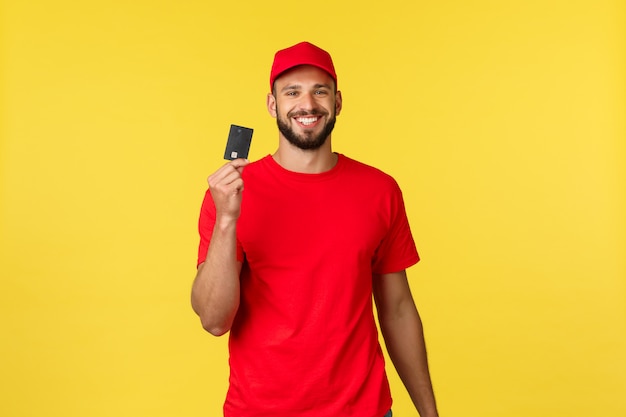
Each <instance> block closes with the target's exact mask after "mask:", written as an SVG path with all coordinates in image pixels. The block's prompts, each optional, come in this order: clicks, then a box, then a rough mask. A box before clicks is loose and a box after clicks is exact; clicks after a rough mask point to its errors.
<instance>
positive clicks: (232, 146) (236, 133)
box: [224, 125, 253, 161]
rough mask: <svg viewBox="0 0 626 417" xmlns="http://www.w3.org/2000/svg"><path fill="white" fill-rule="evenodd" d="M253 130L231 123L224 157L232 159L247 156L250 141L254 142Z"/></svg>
mask: <svg viewBox="0 0 626 417" xmlns="http://www.w3.org/2000/svg"><path fill="white" fill-rule="evenodd" d="M252 132H253V129H250V128H249V127H243V126H237V125H230V132H228V141H227V142H226V151H224V159H228V160H229V161H232V160H233V159H237V158H244V159H245V158H247V157H248V152H249V151H250V142H252Z"/></svg>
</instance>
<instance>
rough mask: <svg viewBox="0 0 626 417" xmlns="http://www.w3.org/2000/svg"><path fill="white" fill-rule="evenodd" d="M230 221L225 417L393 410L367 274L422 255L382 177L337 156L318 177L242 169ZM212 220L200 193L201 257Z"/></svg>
mask: <svg viewBox="0 0 626 417" xmlns="http://www.w3.org/2000/svg"><path fill="white" fill-rule="evenodd" d="M242 177H243V180H244V184H245V189H244V191H243V196H242V203H241V216H240V218H239V220H238V223H237V240H238V257H239V259H240V260H242V261H244V264H243V268H242V272H241V303H240V307H239V310H238V312H237V316H236V318H235V321H234V323H233V326H232V328H231V331H230V339H229V350H230V369H231V373H230V387H229V390H228V394H227V397H226V402H225V404H224V415H225V416H226V417H252V416H254V417H331V416H332V417H336V416H345V417H381V416H383V415H384V414H385V413H386V412H387V411H388V410H389V408H391V401H392V400H391V394H390V391H389V384H388V382H387V377H386V374H385V369H384V367H385V364H384V358H383V354H382V350H381V347H380V345H379V343H378V331H377V329H376V324H375V320H374V314H373V309H372V274H383V273H390V272H397V271H401V270H404V269H406V268H407V267H409V266H411V265H413V264H415V263H416V262H418V261H419V256H418V253H417V250H416V248H415V243H414V241H413V238H412V236H411V231H410V229H409V223H408V221H407V217H406V213H405V208H404V202H403V200H402V193H401V191H400V188H399V187H398V185H397V183H396V182H395V180H394V179H393V178H392V177H390V176H389V175H387V174H385V173H383V172H381V171H379V170H377V169H375V168H372V167H370V166H367V165H365V164H362V163H360V162H357V161H354V160H352V159H350V158H348V157H346V156H344V155H341V154H339V157H338V162H337V164H336V165H335V167H334V168H333V169H331V170H330V171H327V172H324V173H321V174H302V173H295V172H291V171H287V170H285V169H284V168H282V167H281V166H280V165H278V164H277V163H276V162H275V161H274V159H273V158H272V157H271V156H267V157H265V158H263V159H261V160H259V161H257V162H254V163H251V164H250V165H248V166H246V167H245V169H244V171H243V174H242ZM214 220H215V207H214V204H213V202H212V199H211V195H210V193H209V192H208V191H207V193H206V196H205V199H204V202H203V204H202V211H201V215H200V221H199V228H200V236H201V241H200V246H199V251H198V264H200V263H201V262H203V261H204V259H205V257H206V253H207V249H208V244H209V240H210V236H211V233H212V229H213V223H214Z"/></svg>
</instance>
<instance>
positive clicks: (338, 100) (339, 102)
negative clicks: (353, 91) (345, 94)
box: [335, 91, 343, 116]
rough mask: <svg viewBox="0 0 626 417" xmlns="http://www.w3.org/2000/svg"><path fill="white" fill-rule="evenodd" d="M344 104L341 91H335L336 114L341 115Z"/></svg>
mask: <svg viewBox="0 0 626 417" xmlns="http://www.w3.org/2000/svg"><path fill="white" fill-rule="evenodd" d="M342 106H343V98H342V97H341V91H337V93H335V114H336V115H337V116H339V113H341V108H342Z"/></svg>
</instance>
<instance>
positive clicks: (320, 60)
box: [270, 42, 337, 89]
mask: <svg viewBox="0 0 626 417" xmlns="http://www.w3.org/2000/svg"><path fill="white" fill-rule="evenodd" d="M298 65H313V66H314V67H318V68H320V69H322V70H324V71H326V72H327V73H328V74H330V76H331V77H333V80H335V86H336V85H337V74H336V73H335V66H334V65H333V60H332V58H331V57H330V54H329V53H328V52H326V51H325V50H323V49H321V48H319V47H317V46H315V45H313V44H312V43H309V42H300V43H298V44H296V45H293V46H290V47H289V48H287V49H282V50H280V51H278V52H276V55H274V63H273V64H272V72H271V73H270V89H272V88H274V81H275V80H276V78H278V77H279V76H280V75H281V74H282V73H283V72H285V71H287V70H289V69H291V68H294V67H297V66H298Z"/></svg>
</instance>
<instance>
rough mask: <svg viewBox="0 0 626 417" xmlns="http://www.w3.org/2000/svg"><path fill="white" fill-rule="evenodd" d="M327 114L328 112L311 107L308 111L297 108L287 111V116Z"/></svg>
mask: <svg viewBox="0 0 626 417" xmlns="http://www.w3.org/2000/svg"><path fill="white" fill-rule="evenodd" d="M327 115H328V112H325V111H322V110H317V109H313V110H309V111H306V110H298V111H293V112H289V113H287V117H306V116H327Z"/></svg>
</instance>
